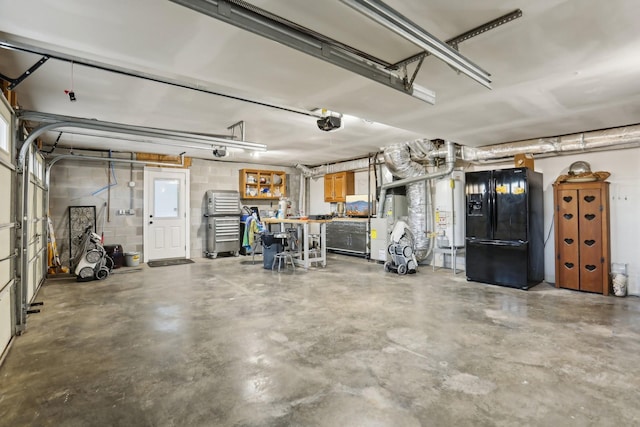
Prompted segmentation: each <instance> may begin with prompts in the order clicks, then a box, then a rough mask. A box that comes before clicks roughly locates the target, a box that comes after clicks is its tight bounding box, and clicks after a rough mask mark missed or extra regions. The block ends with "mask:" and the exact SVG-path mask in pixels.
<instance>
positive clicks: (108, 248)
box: [104, 245, 124, 268]
mask: <svg viewBox="0 0 640 427" xmlns="http://www.w3.org/2000/svg"><path fill="white" fill-rule="evenodd" d="M104 250H105V252H106V253H107V255H109V258H111V259H112V260H113V268H120V267H122V266H123V265H124V251H123V250H122V245H104Z"/></svg>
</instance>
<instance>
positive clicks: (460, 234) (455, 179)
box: [433, 170, 465, 248]
mask: <svg viewBox="0 0 640 427" xmlns="http://www.w3.org/2000/svg"><path fill="white" fill-rule="evenodd" d="M434 185H435V197H434V203H433V204H434V206H435V232H436V246H437V247H439V248H450V247H451V245H452V242H454V241H455V246H457V247H464V238H465V231H464V223H465V210H464V203H465V197H464V172H462V171H458V170H455V171H453V172H452V173H451V175H449V176H446V177H444V178H440V179H436V180H435V181H434Z"/></svg>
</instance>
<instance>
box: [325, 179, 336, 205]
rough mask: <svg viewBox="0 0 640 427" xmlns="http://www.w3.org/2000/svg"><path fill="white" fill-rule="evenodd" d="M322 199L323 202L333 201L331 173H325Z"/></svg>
mask: <svg viewBox="0 0 640 427" xmlns="http://www.w3.org/2000/svg"><path fill="white" fill-rule="evenodd" d="M324 201H325V202H333V201H335V200H334V195H333V175H329V174H327V175H325V176H324Z"/></svg>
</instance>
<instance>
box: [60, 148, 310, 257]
mask: <svg viewBox="0 0 640 427" xmlns="http://www.w3.org/2000/svg"><path fill="white" fill-rule="evenodd" d="M83 154H84V153H83ZM86 154H87V155H92V156H95V155H99V156H102V155H104V153H97V154H96V153H86ZM114 157H115V156H114ZM124 158H130V157H129V156H128V155H126V156H124ZM113 165H114V172H115V179H113V177H112V179H111V184H112V186H111V189H110V193H111V195H110V204H109V214H110V215H109V218H108V219H109V221H107V216H106V213H107V210H106V207H105V204H106V203H107V199H108V197H107V190H106V189H104V187H106V186H107V183H108V173H109V169H108V163H107V162H106V161H105V162H104V163H101V162H86V161H81V160H75V159H74V160H65V161H62V162H60V163H58V165H56V166H54V168H53V169H52V173H51V187H50V188H51V191H50V215H51V218H52V220H53V223H54V230H55V235H56V239H57V243H58V250H59V252H60V255H61V259H62V263H63V264H64V265H69V206H95V207H96V214H97V232H98V234H101V233H103V232H104V236H105V244H107V245H109V244H120V245H122V247H123V249H124V251H125V252H130V251H137V252H140V253H141V254H142V253H143V251H144V248H143V235H142V224H143V222H142V221H143V218H142V208H143V197H144V194H143V193H144V182H143V169H142V167H141V166H140V165H135V166H134V167H133V169H132V168H131V166H130V165H128V164H123V163H113ZM243 168H253V169H266V170H284V171H285V172H286V173H287V196H288V197H289V198H290V200H291V202H292V203H291V204H292V210H293V212H297V211H298V198H299V194H300V174H299V171H298V170H297V169H295V168H288V167H280V166H270V165H256V164H249V163H231V162H221V161H213V160H203V159H193V162H192V166H191V168H190V181H191V190H190V199H191V201H190V205H191V206H190V215H191V216H190V222H191V227H190V228H191V230H190V238H191V247H190V248H191V257H193V258H196V257H202V256H204V250H205V248H206V229H205V225H206V224H205V221H204V220H205V218H204V198H205V193H206V191H207V190H236V191H237V190H238V187H239V173H238V171H239V170H240V169H243ZM130 181H133V182H134V183H135V186H134V187H133V188H131V187H129V185H128V183H129V182H130ZM100 189H103V190H102V191H98V190H100ZM94 193H95V194H94ZM241 202H242V203H243V204H246V205H248V206H258V208H259V209H261V210H265V211H268V210H271V209H277V206H278V201H277V200H274V201H264V202H261V203H257V202H256V201H253V200H242V201H241ZM129 209H133V210H134V212H135V214H134V215H118V214H117V212H118V211H119V210H129ZM103 223H104V227H103Z"/></svg>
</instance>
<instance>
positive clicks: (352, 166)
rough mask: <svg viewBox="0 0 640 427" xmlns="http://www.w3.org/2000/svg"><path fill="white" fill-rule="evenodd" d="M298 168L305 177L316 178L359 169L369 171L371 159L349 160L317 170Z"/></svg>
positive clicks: (301, 166)
mask: <svg viewBox="0 0 640 427" xmlns="http://www.w3.org/2000/svg"><path fill="white" fill-rule="evenodd" d="M296 168H298V169H300V170H301V171H302V173H304V174H305V176H307V177H310V178H315V177H318V176H322V175H326V174H328V173H336V172H347V171H353V170H358V169H368V168H369V158H365V159H355V160H347V161H346V162H340V163H333V164H329V165H322V166H316V167H315V168H310V167H308V166H305V165H301V164H297V165H296Z"/></svg>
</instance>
